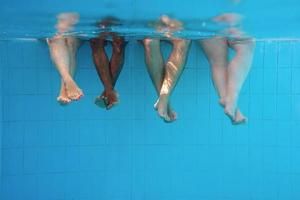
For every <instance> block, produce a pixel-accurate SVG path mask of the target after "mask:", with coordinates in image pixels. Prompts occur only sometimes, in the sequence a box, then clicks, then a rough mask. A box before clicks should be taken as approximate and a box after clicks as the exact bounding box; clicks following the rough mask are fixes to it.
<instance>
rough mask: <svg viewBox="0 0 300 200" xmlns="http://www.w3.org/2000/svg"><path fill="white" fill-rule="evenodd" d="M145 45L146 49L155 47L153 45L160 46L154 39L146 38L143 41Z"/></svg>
mask: <svg viewBox="0 0 300 200" xmlns="http://www.w3.org/2000/svg"><path fill="white" fill-rule="evenodd" d="M143 43H144V45H145V46H146V47H149V46H153V45H159V40H158V39H153V38H146V39H144V40H143Z"/></svg>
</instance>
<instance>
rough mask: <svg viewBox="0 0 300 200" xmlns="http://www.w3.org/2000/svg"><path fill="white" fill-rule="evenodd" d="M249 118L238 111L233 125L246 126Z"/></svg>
mask: <svg viewBox="0 0 300 200" xmlns="http://www.w3.org/2000/svg"><path fill="white" fill-rule="evenodd" d="M247 120H248V119H247V117H245V116H244V115H243V114H242V113H241V112H240V110H239V109H238V110H237V112H236V115H235V119H234V121H233V122H232V124H233V125H240V124H245V123H247Z"/></svg>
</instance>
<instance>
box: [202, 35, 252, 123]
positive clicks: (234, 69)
mask: <svg viewBox="0 0 300 200" xmlns="http://www.w3.org/2000/svg"><path fill="white" fill-rule="evenodd" d="M199 43H200V44H201V46H202V48H203V50H204V52H205V54H206V56H207V58H208V60H209V63H210V66H211V70H212V79H213V83H214V85H215V87H216V89H217V92H218V95H219V97H220V105H222V106H223V107H224V112H225V114H226V115H228V116H229V118H230V119H231V121H232V123H233V124H240V123H244V122H246V120H247V119H246V117H245V116H244V115H243V114H242V113H241V111H240V110H239V108H238V106H237V102H238V97H239V93H240V90H241V88H242V85H243V83H244V81H245V79H246V77H247V75H248V72H249V70H250V67H251V63H252V58H253V50H254V46H255V45H254V42H253V41H252V40H250V39H247V40H241V41H228V40H227V39H225V38H211V39H205V40H201V41H199ZM228 47H231V48H232V49H233V50H234V51H235V55H234V57H233V58H232V60H230V61H229V60H228Z"/></svg>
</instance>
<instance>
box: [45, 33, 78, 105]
mask: <svg viewBox="0 0 300 200" xmlns="http://www.w3.org/2000/svg"><path fill="white" fill-rule="evenodd" d="M80 44H81V42H80V40H79V39H77V38H74V37H63V36H55V37H53V38H51V39H48V46H49V49H50V55H51V58H52V60H53V62H54V64H55V66H56V68H57V70H58V72H59V74H60V76H61V89H60V94H59V96H58V97H57V100H58V102H60V103H61V104H68V103H70V102H71V101H72V100H78V99H80V97H82V96H83V93H82V91H81V89H80V88H79V87H78V86H77V84H76V83H75V81H74V79H73V78H74V74H75V68H76V54H77V50H78V48H79V46H80Z"/></svg>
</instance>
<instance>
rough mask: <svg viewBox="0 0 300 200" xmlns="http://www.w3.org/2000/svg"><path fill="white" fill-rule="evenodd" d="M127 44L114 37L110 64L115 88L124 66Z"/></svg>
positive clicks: (121, 39)
mask: <svg viewBox="0 0 300 200" xmlns="http://www.w3.org/2000/svg"><path fill="white" fill-rule="evenodd" d="M125 46H126V42H125V41H124V39H123V38H122V37H118V36H114V37H113V41H112V56H111V59H110V62H109V67H110V74H111V77H112V82H113V86H115V84H116V82H117V80H118V78H119V75H120V73H121V71H122V68H123V64H124V54H125Z"/></svg>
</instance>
